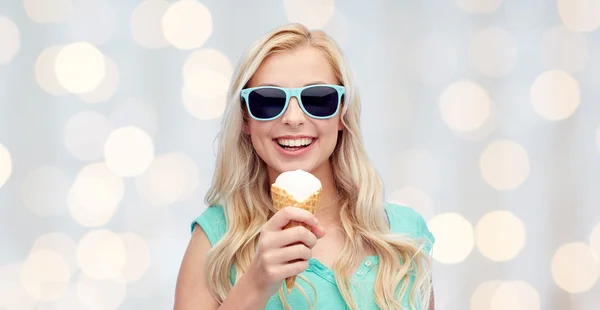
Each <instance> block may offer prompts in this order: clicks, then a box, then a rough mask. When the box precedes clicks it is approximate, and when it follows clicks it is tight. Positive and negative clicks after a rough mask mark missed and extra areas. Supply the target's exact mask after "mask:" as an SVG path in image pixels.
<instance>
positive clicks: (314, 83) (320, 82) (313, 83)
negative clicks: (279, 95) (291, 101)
mask: <svg viewBox="0 0 600 310" xmlns="http://www.w3.org/2000/svg"><path fill="white" fill-rule="evenodd" d="M316 84H329V83H326V82H323V81H316V82H312V83H308V84H304V86H310V85H316ZM258 86H275V87H281V86H279V85H277V84H272V83H261V84H258V85H256V87H258Z"/></svg>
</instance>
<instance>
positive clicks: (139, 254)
mask: <svg viewBox="0 0 600 310" xmlns="http://www.w3.org/2000/svg"><path fill="white" fill-rule="evenodd" d="M119 236H120V237H121V240H123V244H124V245H125V253H126V256H127V262H126V263H125V266H124V267H123V270H122V271H121V274H122V277H123V279H124V280H125V281H127V282H136V281H138V280H139V279H140V278H141V277H142V276H144V274H145V273H146V271H148V268H150V248H149V247H148V244H147V243H146V240H144V239H143V238H142V237H140V236H138V235H136V234H134V233H123V234H120V235H119Z"/></svg>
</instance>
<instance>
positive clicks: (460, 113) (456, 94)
mask: <svg viewBox="0 0 600 310" xmlns="http://www.w3.org/2000/svg"><path fill="white" fill-rule="evenodd" d="M490 110H491V99H490V97H489V96H488V94H487V92H486V91H485V89H483V88H482V87H481V86H479V85H477V84H476V83H474V82H471V81H468V80H461V81H458V82H454V83H452V84H450V85H449V86H448V87H447V88H446V89H445V90H444V92H443V93H442V95H441V98H440V112H441V114H442V119H443V120H444V122H446V124H448V126H449V127H450V128H451V129H452V130H455V131H459V132H469V131H475V130H477V129H478V128H480V127H481V126H483V124H484V123H485V121H486V120H487V119H488V118H489V117H490Z"/></svg>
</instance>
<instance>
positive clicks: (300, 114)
mask: <svg viewBox="0 0 600 310" xmlns="http://www.w3.org/2000/svg"><path fill="white" fill-rule="evenodd" d="M281 121H282V122H283V123H284V124H286V125H290V126H292V127H298V126H301V125H303V124H304V123H305V122H306V115H305V114H304V111H302V109H301V108H300V104H299V103H298V99H296V97H292V98H290V103H289V105H288V107H287V110H286V111H285V113H283V115H282V117H281Z"/></svg>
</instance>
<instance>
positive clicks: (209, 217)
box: [191, 205, 227, 246]
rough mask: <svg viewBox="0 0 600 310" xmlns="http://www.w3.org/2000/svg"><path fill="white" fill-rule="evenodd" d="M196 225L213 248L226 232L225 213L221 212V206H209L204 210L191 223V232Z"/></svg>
mask: <svg viewBox="0 0 600 310" xmlns="http://www.w3.org/2000/svg"><path fill="white" fill-rule="evenodd" d="M196 224H198V225H199V226H200V227H201V228H202V230H204V233H205V234H206V236H207V237H208V240H209V241H210V244H211V245H212V246H214V245H215V244H216V243H217V242H219V240H221V237H223V235H225V232H226V230H227V222H226V219H225V211H224V210H223V206H221V205H214V206H209V207H207V208H206V210H204V211H203V212H202V213H201V214H200V215H199V216H198V217H196V218H195V219H194V221H192V225H191V231H192V232H193V231H194V228H195V227H196Z"/></svg>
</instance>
